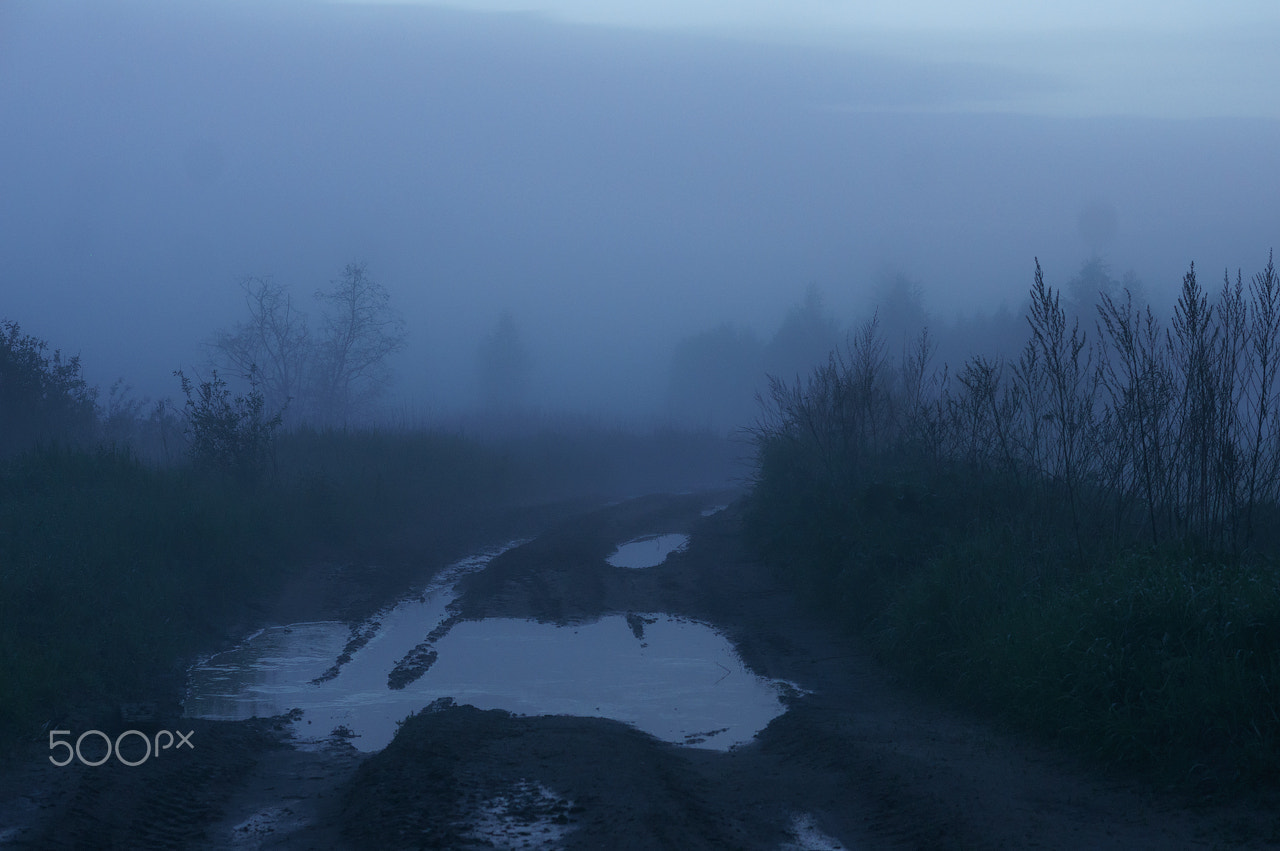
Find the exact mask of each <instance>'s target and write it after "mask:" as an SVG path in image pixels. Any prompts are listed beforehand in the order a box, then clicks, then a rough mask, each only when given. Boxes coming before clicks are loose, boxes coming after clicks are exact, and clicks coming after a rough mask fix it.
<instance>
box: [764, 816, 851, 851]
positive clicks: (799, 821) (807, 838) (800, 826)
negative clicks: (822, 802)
mask: <svg viewBox="0 0 1280 851" xmlns="http://www.w3.org/2000/svg"><path fill="white" fill-rule="evenodd" d="M791 835H792V837H793V838H794V839H795V841H794V842H788V843H786V844H784V845H783V846H782V847H781V849H780V851H847V849H846V848H845V847H844V845H843V844H842V843H841V842H840V840H838V839H836V838H835V837H834V836H828V835H827V834H825V833H823V832H822V831H821V830H819V829H818V826H817V825H816V824H814V821H813V816H811V815H807V814H806V815H798V816H795V817H794V818H792V819H791Z"/></svg>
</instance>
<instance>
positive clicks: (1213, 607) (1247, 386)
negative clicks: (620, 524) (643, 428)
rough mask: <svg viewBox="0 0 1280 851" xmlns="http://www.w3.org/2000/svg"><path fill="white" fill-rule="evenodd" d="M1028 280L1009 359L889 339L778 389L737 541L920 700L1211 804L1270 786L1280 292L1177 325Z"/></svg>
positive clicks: (1212, 307) (1278, 609)
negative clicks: (929, 693) (1247, 787)
mask: <svg viewBox="0 0 1280 851" xmlns="http://www.w3.org/2000/svg"><path fill="white" fill-rule="evenodd" d="M1096 297H1097V299H1098V303H1097V305H1096V311H1095V313H1094V320H1095V321H1093V322H1089V321H1088V320H1087V319H1085V320H1084V321H1081V318H1080V312H1078V311H1075V310H1072V309H1070V307H1071V306H1070V305H1064V300H1063V298H1062V296H1061V294H1060V293H1059V292H1058V291H1057V290H1055V289H1054V288H1053V287H1050V286H1049V285H1047V284H1046V283H1045V279H1044V276H1043V274H1042V273H1041V270H1040V268H1039V265H1038V264H1037V267H1036V273H1035V281H1034V285H1033V287H1032V289H1031V294H1030V308H1029V310H1028V312H1027V316H1026V320H1027V325H1028V330H1029V333H1028V339H1027V340H1026V343H1025V347H1024V348H1023V349H1022V352H1021V354H1020V355H1019V356H1017V357H1014V358H1009V359H1001V358H985V357H977V358H973V359H971V360H969V361H968V362H967V363H965V364H964V365H963V366H962V367H961V368H960V369H958V370H957V371H955V372H951V371H950V370H948V369H947V368H946V367H942V368H938V367H937V366H936V365H935V363H934V360H933V354H934V346H933V343H932V342H931V340H930V337H929V335H928V333H927V331H926V332H922V333H921V334H920V336H919V337H918V338H917V339H916V341H915V343H914V345H912V346H910V347H908V348H907V349H906V350H905V351H904V352H903V353H902V354H901V355H900V356H898V357H894V356H893V354H892V353H891V352H890V351H889V348H888V346H887V344H886V342H885V338H884V336H883V334H882V333H881V332H880V329H879V326H878V323H877V321H876V320H875V319H873V320H872V321H870V322H868V323H867V324H866V325H865V326H864V327H863V328H862V329H861V330H860V331H859V332H857V333H855V334H853V335H851V336H850V338H849V339H848V341H847V344H846V345H845V346H844V347H843V348H840V349H839V350H837V351H835V352H833V353H832V354H831V356H830V359H829V360H828V361H827V363H825V364H823V365H821V366H819V367H818V368H816V369H815V370H813V372H812V373H810V374H809V375H808V376H807V377H806V378H804V379H802V380H797V381H795V382H787V381H782V380H776V379H775V380H773V381H772V383H771V387H770V392H769V393H768V395H767V397H765V398H764V399H763V400H762V401H763V414H762V416H761V419H760V422H759V423H758V425H757V427H756V429H755V437H756V447H757V472H756V480H755V483H754V489H753V492H752V496H751V498H750V508H749V511H750V520H749V522H748V523H747V529H748V533H749V534H750V535H751V537H752V540H753V543H754V545H755V547H756V548H757V549H758V551H759V552H760V553H761V554H762V556H763V557H765V558H766V559H767V560H769V561H770V562H771V563H773V564H775V565H776V566H777V567H778V569H779V570H781V571H782V572H784V573H785V575H786V576H787V577H788V578H789V579H790V580H791V581H792V582H793V583H794V584H795V585H796V587H798V588H800V589H802V591H803V592H804V593H806V594H808V595H809V596H810V597H811V599H812V600H813V603H814V605H815V606H817V607H819V608H821V609H823V610H824V611H826V612H827V613H828V614H829V615H830V616H831V617H833V618H836V619H838V620H839V621H840V622H842V623H844V624H846V625H847V626H848V627H849V628H850V629H852V630H855V631H857V632H859V633H860V634H862V635H864V636H865V637H867V638H868V639H869V641H870V642H871V643H872V645H873V646H874V647H875V648H876V650H877V651H878V653H879V654H880V655H881V656H882V658H884V659H885V660H886V661H887V662H888V663H889V664H890V665H892V666H893V667H894V668H896V669H898V670H900V671H904V672H907V673H908V674H909V675H910V676H911V677H912V678H914V679H915V680H916V681H917V682H919V683H921V684H923V685H925V686H927V687H930V688H934V689H939V690H942V691H943V692H945V693H948V694H950V695H951V696H952V697H953V698H955V699H958V700H960V701H962V702H964V703H967V704H969V705H973V706H976V707H979V708H981V709H983V710H984V711H990V712H992V713H995V714H997V715H999V716H1000V717H1003V718H1005V719H1007V720H1009V721H1010V722H1011V723H1013V724H1015V725H1017V726H1020V727H1021V728H1023V729H1030V730H1033V731H1036V732H1037V733H1039V734H1044V735H1047V736H1048V737H1051V738H1056V739H1059V740H1062V741H1064V742H1067V743H1069V744H1070V745H1071V746H1073V747H1074V748H1076V749H1078V750H1080V751H1082V752H1086V753H1088V754H1090V755H1092V756H1094V757H1096V758H1097V759H1099V760H1101V761H1102V762H1104V763H1106V764H1110V765H1113V766H1116V767H1120V768H1124V769H1126V770H1133V769H1136V770H1139V771H1142V772H1144V773H1146V774H1147V775H1148V776H1150V777H1152V778H1154V779H1156V780H1157V781H1158V782H1160V783H1166V784H1172V785H1176V786H1179V787H1182V788H1194V789H1198V790H1202V791H1218V790H1222V789H1227V788H1231V787H1234V786H1237V785H1238V784H1245V783H1258V782H1270V783H1275V782H1276V781H1277V780H1280V560H1278V555H1280V553H1278V552H1277V547H1278V546H1280V492H1278V488H1280V419H1278V416H1280V415H1278V414H1277V396H1276V394H1277V382H1276V373H1277V367H1278V366H1280V276H1277V273H1276V271H1275V267H1274V264H1273V263H1272V262H1268V264H1267V266H1266V267H1265V269H1264V270H1263V271H1262V272H1260V273H1258V274H1256V275H1254V276H1253V277H1252V278H1251V279H1250V280H1249V281H1248V282H1247V283H1246V282H1245V280H1244V278H1243V275H1241V274H1239V273H1237V275H1236V276H1235V278H1234V280H1233V279H1232V278H1231V277H1230V276H1226V277H1225V278H1224V280H1223V282H1222V285H1221V287H1220V288H1217V289H1216V292H1213V293H1211V292H1209V291H1207V290H1206V289H1205V288H1203V287H1202V286H1201V284H1200V283H1199V281H1198V279H1197V274H1196V270H1195V268H1194V266H1192V267H1191V268H1190V270H1189V271H1188V272H1187V274H1186V276H1185V277H1184V279H1183V282H1182V288H1181V292H1180V295H1179V298H1178V301H1177V303H1176V305H1175V306H1174V309H1173V315H1172V317H1171V318H1170V319H1169V320H1168V321H1167V322H1162V321H1161V320H1159V319H1158V318H1157V317H1156V315H1155V314H1154V312H1153V311H1152V310H1151V308H1149V307H1147V306H1145V305H1144V304H1141V303H1139V302H1138V299H1137V298H1135V294H1134V293H1132V292H1130V291H1128V290H1126V291H1125V292H1124V293H1123V294H1116V293H1113V292H1101V293H1098V294H1096Z"/></svg>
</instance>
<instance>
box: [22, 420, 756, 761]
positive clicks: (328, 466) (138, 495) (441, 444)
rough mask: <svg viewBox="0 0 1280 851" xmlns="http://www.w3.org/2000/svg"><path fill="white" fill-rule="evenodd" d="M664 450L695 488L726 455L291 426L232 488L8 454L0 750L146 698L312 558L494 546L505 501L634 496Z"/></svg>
mask: <svg viewBox="0 0 1280 851" xmlns="http://www.w3.org/2000/svg"><path fill="white" fill-rule="evenodd" d="M673 451H676V452H677V453H679V452H683V453H685V455H687V456H688V457H687V458H686V459H684V460H685V462H686V463H685V466H684V468H683V469H682V470H680V474H682V475H684V476H686V477H688V476H689V475H696V474H697V473H699V472H701V473H702V474H703V475H705V476H707V477H708V478H709V479H714V478H715V476H716V475H718V474H722V473H723V470H724V466H723V465H724V462H725V461H726V460H727V458H728V455H729V451H731V450H728V451H727V450H726V447H725V446H724V443H723V441H719V440H717V439H715V438H713V437H710V436H706V435H684V434H677V433H674V432H670V433H665V432H658V433H655V434H651V435H634V434H628V433H624V432H621V431H616V432H614V431H607V430H604V429H582V430H580V431H579V432H577V433H570V434H565V433H561V434H553V433H543V434H540V435H537V436H529V437H521V438H508V439H505V440H502V441H488V442H482V441H478V440H473V439H468V438H464V437H460V436H457V435H453V434H445V433H432V432H425V431H419V432H408V433H375V432H352V433H345V432H326V433H320V432H315V431H300V432H295V433H289V434H283V435H281V436H280V437H279V439H278V441H277V443H276V445H275V449H274V473H273V474H271V475H268V476H267V477H265V478H264V479H262V480H260V481H258V482H257V483H256V484H251V485H250V484H244V483H243V482H239V481H237V480H235V479H234V478H232V477H228V476H220V475H216V474H212V473H209V472H207V471H206V472H203V473H202V472H201V471H199V470H198V469H195V468H192V467H191V466H189V465H184V466H178V467H167V468H159V467H155V466H151V465H148V464H144V463H142V462H140V461H138V460H137V459H136V458H134V457H133V456H132V455H130V454H128V453H127V452H120V451H107V450H102V451H96V452H95V451H80V450H77V451H71V450H40V451H33V452H28V453H26V454H24V455H22V456H19V457H17V458H15V459H12V460H10V461H8V462H6V463H4V464H3V465H2V466H0V750H4V749H6V748H7V747H8V746H10V745H12V743H13V742H14V741H16V740H17V739H18V738H31V737H38V736H39V735H40V729H41V728H40V725H41V724H43V723H44V722H46V721H49V720H56V719H57V718H59V717H62V716H63V715H64V714H65V713H66V712H68V711H72V710H77V708H83V707H102V706H111V705H113V704H114V703H116V702H127V701H131V700H136V699H138V696H139V695H142V696H146V695H149V694H151V693H152V691H153V686H152V685H151V684H152V683H153V681H154V679H155V678H156V677H158V676H170V677H171V676H172V675H173V674H174V672H175V671H176V670H179V666H180V665H181V664H182V663H183V661H184V660H186V659H189V658H190V657H191V655H192V654H195V653H198V652H203V651H208V650H211V649H214V648H215V647H216V646H217V645H218V644H219V643H220V642H222V641H225V637H226V630H227V629H228V628H229V627H230V626H231V625H235V624H241V625H243V624H244V622H245V620H246V612H247V611H250V610H251V609H252V608H253V607H254V606H255V605H257V604H260V603H261V601H263V600H270V599H272V597H273V595H275V594H277V593H279V591H280V589H281V588H282V587H283V586H284V585H285V583H286V582H287V581H289V580H291V579H296V578H298V577H299V576H302V577H305V576H306V575H307V571H311V570H316V569H318V567H319V566H320V565H321V564H323V563H324V562H326V561H330V562H332V561H344V560H353V559H355V560H360V561H362V562H364V563H371V564H374V565H377V564H379V563H382V562H383V561H385V560H388V559H394V558H411V559H417V558H422V559H424V561H426V562H429V560H430V559H431V558H435V559H444V558H449V557H452V556H454V555H458V554H460V552H461V551H462V550H464V549H465V548H467V547H471V546H475V545H478V544H480V543H482V542H486V541H487V540H488V539H489V538H491V537H493V536H500V535H503V534H510V533H511V530H510V529H508V528H507V527H508V526H510V525H511V524H512V523H514V522H517V520H518V519H519V518H520V517H521V516H522V514H523V513H524V512H523V511H522V509H521V507H522V506H530V505H534V504H537V503H541V502H546V501H548V500H564V499H575V498H576V499H581V498H587V497H593V496H600V495H610V496H616V495H619V494H625V493H627V490H626V489H627V488H629V487H640V488H644V487H648V486H651V485H652V484H655V483H654V482H647V481H639V482H637V481H636V478H635V475H636V473H637V470H644V471H645V472H646V473H647V474H648V475H649V476H650V478H652V477H654V476H661V475H662V474H663V459H665V458H667V457H668V456H670V454H671V453H672V452H673ZM692 459H700V461H701V463H698V462H697V461H693V463H689V462H690V461H692ZM628 465H630V466H628ZM668 469H669V468H668ZM677 484H679V483H677ZM684 484H688V482H687V481H686V482H684ZM406 541H408V542H409V543H408V545H406V544H405V542H406ZM406 547H407V548H406Z"/></svg>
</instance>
